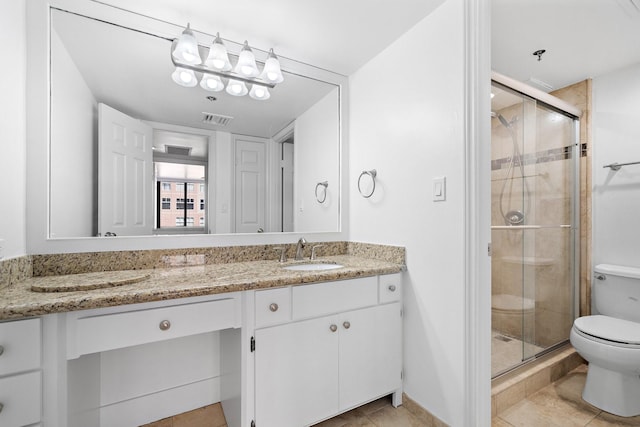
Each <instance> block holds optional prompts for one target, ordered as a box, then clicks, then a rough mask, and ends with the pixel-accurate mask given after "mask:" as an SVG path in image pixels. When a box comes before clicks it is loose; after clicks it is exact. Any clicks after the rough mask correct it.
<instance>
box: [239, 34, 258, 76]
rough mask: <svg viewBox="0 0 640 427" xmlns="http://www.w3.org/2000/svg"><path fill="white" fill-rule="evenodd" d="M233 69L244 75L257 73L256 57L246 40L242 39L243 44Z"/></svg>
mask: <svg viewBox="0 0 640 427" xmlns="http://www.w3.org/2000/svg"><path fill="white" fill-rule="evenodd" d="M234 71H235V72H236V73H238V74H241V75H243V76H245V77H256V76H257V75H258V74H259V72H258V66H257V65H256V57H255V56H254V55H253V51H252V50H251V48H250V47H249V43H247V41H246V40H245V41H244V46H243V47H242V50H241V51H240V56H239V57H238V63H237V64H236V68H235V70H234Z"/></svg>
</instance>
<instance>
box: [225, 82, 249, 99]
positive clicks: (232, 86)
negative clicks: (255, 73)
mask: <svg viewBox="0 0 640 427" xmlns="http://www.w3.org/2000/svg"><path fill="white" fill-rule="evenodd" d="M247 92H249V90H248V89H247V85H245V84H244V82H242V81H240V80H235V79H229V83H228V84H227V93H228V94H229V95H233V96H244V95H246V94H247Z"/></svg>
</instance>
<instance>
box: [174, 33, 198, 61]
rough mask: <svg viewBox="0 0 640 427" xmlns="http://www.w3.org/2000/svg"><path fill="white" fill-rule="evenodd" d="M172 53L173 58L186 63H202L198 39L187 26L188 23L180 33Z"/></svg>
mask: <svg viewBox="0 0 640 427" xmlns="http://www.w3.org/2000/svg"><path fill="white" fill-rule="evenodd" d="M172 54H173V57H174V58H176V59H177V60H179V61H183V62H185V63H187V64H191V65H195V64H201V63H202V59H201V58H200V52H199V51H198V40H196V36H195V35H194V34H193V31H191V29H190V28H189V24H187V28H185V29H184V31H183V32H182V35H180V38H179V39H178V43H177V44H176V48H175V49H174V50H173V53H172Z"/></svg>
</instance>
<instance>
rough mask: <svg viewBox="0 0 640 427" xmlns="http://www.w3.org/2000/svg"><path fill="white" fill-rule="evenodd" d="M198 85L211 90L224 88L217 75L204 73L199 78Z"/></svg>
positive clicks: (215, 90)
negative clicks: (200, 78)
mask: <svg viewBox="0 0 640 427" xmlns="http://www.w3.org/2000/svg"><path fill="white" fill-rule="evenodd" d="M200 87H201V88H202V89H204V90H208V91H211V92H220V91H221V90H222V89H224V83H222V80H221V79H220V77H218V76H212V75H209V74H204V75H203V76H202V80H200Z"/></svg>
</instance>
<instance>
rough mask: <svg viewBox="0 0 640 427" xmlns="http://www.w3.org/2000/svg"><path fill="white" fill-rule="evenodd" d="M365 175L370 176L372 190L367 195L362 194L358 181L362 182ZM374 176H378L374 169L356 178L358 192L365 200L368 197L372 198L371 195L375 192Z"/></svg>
mask: <svg viewBox="0 0 640 427" xmlns="http://www.w3.org/2000/svg"><path fill="white" fill-rule="evenodd" d="M365 175H368V176H370V177H371V182H372V183H373V188H372V189H371V192H370V193H369V194H365V193H363V192H362V188H361V187H360V181H361V180H362V177H363V176H365ZM376 175H378V172H376V170H375V169H371V170H370V171H362V173H361V174H360V176H359V177H358V191H359V192H360V194H361V195H362V197H364V198H365V199H368V198H369V197H371V196H373V193H374V192H375V191H376Z"/></svg>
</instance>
